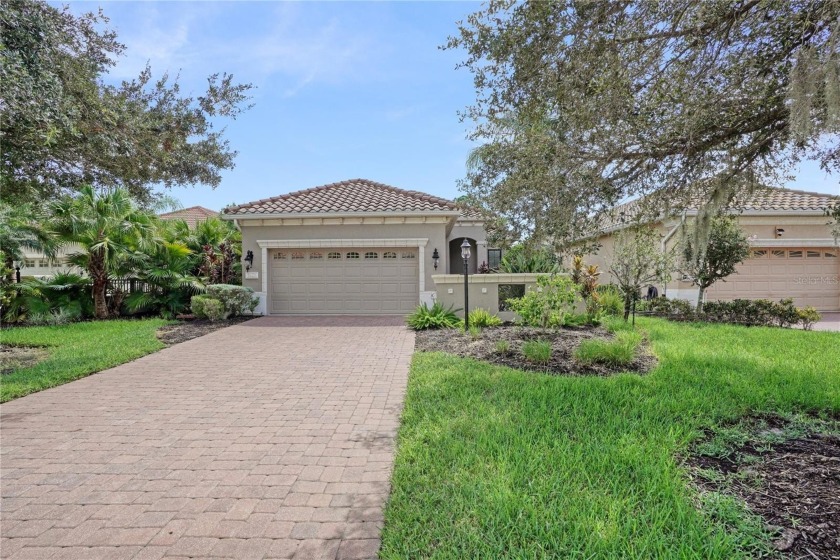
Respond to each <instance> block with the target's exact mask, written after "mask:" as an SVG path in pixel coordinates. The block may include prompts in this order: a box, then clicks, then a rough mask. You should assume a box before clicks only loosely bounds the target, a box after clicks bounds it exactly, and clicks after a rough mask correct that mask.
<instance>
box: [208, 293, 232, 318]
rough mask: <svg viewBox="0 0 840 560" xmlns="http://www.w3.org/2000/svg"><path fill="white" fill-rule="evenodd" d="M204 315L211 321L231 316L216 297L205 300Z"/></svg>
mask: <svg viewBox="0 0 840 560" xmlns="http://www.w3.org/2000/svg"><path fill="white" fill-rule="evenodd" d="M203 311H204V315H205V316H206V317H207V318H208V319H210V320H211V321H220V320H222V319H227V318H228V317H229V315H228V312H227V311H226V310H225V306H224V304H223V303H222V302H221V301H219V300H217V299H214V298H207V299H206V300H204V309H203Z"/></svg>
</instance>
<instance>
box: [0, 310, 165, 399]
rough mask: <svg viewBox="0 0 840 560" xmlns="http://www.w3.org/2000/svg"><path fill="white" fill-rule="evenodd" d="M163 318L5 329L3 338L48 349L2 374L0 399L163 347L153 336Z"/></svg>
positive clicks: (21, 344) (3, 341) (19, 394)
mask: <svg viewBox="0 0 840 560" xmlns="http://www.w3.org/2000/svg"><path fill="white" fill-rule="evenodd" d="M165 324H167V322H166V321H163V320H161V319H144V320H115V321H92V322H86V323H73V324H70V325H61V326H51V327H22V328H14V329H5V330H3V332H2V333H0V342H2V343H3V344H7V345H10V346H36V347H44V348H45V349H46V350H47V353H48V356H47V357H46V359H44V360H43V361H41V362H39V363H37V364H35V365H32V366H29V367H23V368H21V369H18V370H15V371H13V372H12V373H9V374H7V375H3V376H2V377H0V402H6V401H9V400H12V399H16V398H18V397H22V396H24V395H28V394H30V393H34V392H36V391H42V390H44V389H47V388H49V387H55V386H56V385H62V384H64V383H67V382H68V381H73V380H74V379H79V378H80V377H85V376H87V375H90V374H91V373H96V372H97V371H102V370H103V369H107V368H110V367H113V366H116V365H119V364H123V363H125V362H130V361H131V360H134V359H136V358H139V357H140V356H143V355H145V354H149V353H151V352H154V351H156V350H160V349H161V348H163V347H164V344H163V343H162V342H160V341H159V340H158V339H157V337H156V336H155V333H156V331H157V330H158V328H160V327H161V326H163V325H165Z"/></svg>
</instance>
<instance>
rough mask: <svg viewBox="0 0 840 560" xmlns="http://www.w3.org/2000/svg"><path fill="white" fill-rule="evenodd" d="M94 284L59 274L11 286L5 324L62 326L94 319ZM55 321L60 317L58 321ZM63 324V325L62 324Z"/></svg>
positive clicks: (85, 279) (69, 273)
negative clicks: (60, 322)
mask: <svg viewBox="0 0 840 560" xmlns="http://www.w3.org/2000/svg"><path fill="white" fill-rule="evenodd" d="M90 286H91V284H90V280H89V279H88V278H85V277H84V276H80V275H78V274H74V273H72V272H59V273H57V274H55V275H53V276H52V277H50V278H46V279H40V278H31V279H28V280H25V281H23V282H21V283H20V284H13V285H12V286H10V288H9V289H10V292H11V293H10V296H11V298H10V299H11V301H10V303H9V304H8V307H7V308H6V309H4V314H3V320H4V321H8V322H19V321H27V322H32V318H33V317H34V318H35V320H36V321H41V323H40V324H58V323H54V322H50V321H56V320H61V321H63V322H65V323H66V322H69V321H75V320H80V319H84V318H87V317H91V316H93V298H92V297H91V290H90ZM51 317H60V319H54V318H51ZM62 324H63V323H62Z"/></svg>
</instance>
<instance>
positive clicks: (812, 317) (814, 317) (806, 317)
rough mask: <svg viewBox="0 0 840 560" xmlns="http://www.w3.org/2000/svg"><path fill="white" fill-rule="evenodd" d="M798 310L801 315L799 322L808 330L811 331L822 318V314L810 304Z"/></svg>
mask: <svg viewBox="0 0 840 560" xmlns="http://www.w3.org/2000/svg"><path fill="white" fill-rule="evenodd" d="M796 312H797V315H798V316H799V324H800V325H802V328H803V329H805V330H806V331H810V330H811V328H812V327H813V326H814V323H816V322H817V321H819V320H820V319H822V315H820V314H819V312H818V311H817V310H816V309H814V308H813V307H811V306H810V305H809V306H808V307H806V308H804V309H797V310H796Z"/></svg>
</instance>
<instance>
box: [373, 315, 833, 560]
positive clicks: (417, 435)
mask: <svg viewBox="0 0 840 560" xmlns="http://www.w3.org/2000/svg"><path fill="white" fill-rule="evenodd" d="M639 323H640V325H641V326H642V327H643V328H644V329H645V330H647V332H648V333H649V335H650V339H651V342H652V345H653V349H654V352H655V354H656V355H657V356H658V357H659V360H660V364H659V366H658V367H657V368H656V369H655V370H654V371H653V372H651V373H649V374H647V375H644V376H639V375H631V374H623V375H618V376H614V377H610V378H581V377H578V378H572V377H550V376H547V375H539V374H533V373H524V372H519V371H516V370H512V369H507V368H503V367H495V366H491V365H488V364H484V363H479V362H476V361H472V360H467V359H461V358H456V357H452V356H449V355H445V354H439V353H432V354H417V355H416V356H415V358H414V361H413V364H412V369H411V376H410V378H409V387H408V394H407V399H406V405H405V409H404V412H403V416H402V427H401V429H400V433H399V442H398V452H397V460H396V467H395V472H394V475H393V479H392V483H393V490H392V495H391V499H390V502H389V505H388V507H387V510H386V520H385V529H384V533H383V544H382V552H381V557H382V558H387V559H396V558H453V559H455V558H457V559H478V558H494V559H495V558H533V559H539V558H575V559H577V558H581V559H584V558H640V559H641V558H668V559H671V558H721V559H731V558H747V557H750V556H752V555H755V554H758V552H759V551H760V550H761V549H763V548H764V547H766V544H767V543H766V536H763V535H762V532H761V529H760V524H757V523H756V522H755V520H754V519H753V520H750V519H749V518H747V517H745V516H744V512H743V511H742V510H741V509H739V507H738V506H737V504H735V502H734V501H731V500H729V501H727V500H725V499H724V500H717V501H713V502H707V504H706V508H705V509H703V511H702V512H701V510H700V509H699V508H698V507H697V501H698V496H697V494H696V493H695V492H694V491H692V489H691V487H690V486H689V485H688V484H687V473H686V471H685V470H684V469H683V468H682V467H681V465H680V460H679V456H680V454H685V453H686V451H687V450H688V448H689V446H690V444H691V443H692V442H693V441H696V440H697V439H698V438H699V437H701V435H702V434H701V428H704V427H714V426H715V425H717V424H718V423H723V422H725V421H729V420H733V419H736V418H738V417H740V416H742V415H745V414H749V413H751V412H759V411H775V412H778V413H782V414H787V413H794V412H808V413H815V414H818V415H835V416H836V415H838V414H840V335H838V334H836V333H827V332H803V331H798V330H786V329H785V330H783V329H769V328H743V327H735V326H727V325H711V324H705V325H694V324H684V323H670V322H666V321H664V320H657V319H648V320H640V321H639ZM712 511H715V514H714V515H713V514H712V513H711V512H712ZM727 518H728V519H729V522H728V524H724V522H723V521H722V519H727Z"/></svg>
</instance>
